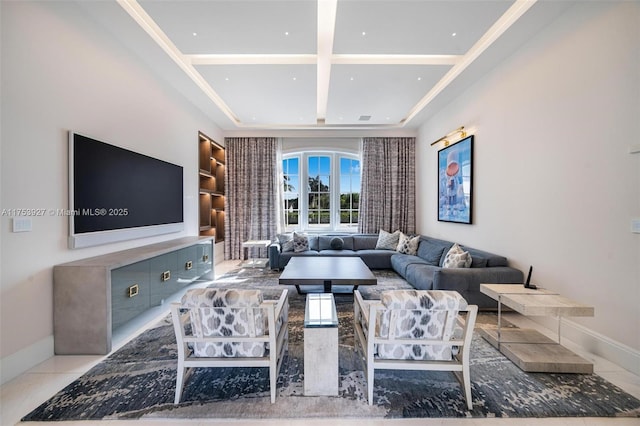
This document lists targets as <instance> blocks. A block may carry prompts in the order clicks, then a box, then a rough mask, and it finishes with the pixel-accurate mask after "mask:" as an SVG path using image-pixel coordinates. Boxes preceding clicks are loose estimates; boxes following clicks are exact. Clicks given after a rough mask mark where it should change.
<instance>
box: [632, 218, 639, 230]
mask: <svg viewBox="0 0 640 426" xmlns="http://www.w3.org/2000/svg"><path fill="white" fill-rule="evenodd" d="M631 232H633V233H634V234H640V218H635V219H631Z"/></svg>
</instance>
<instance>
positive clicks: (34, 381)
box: [0, 261, 640, 426]
mask: <svg viewBox="0 0 640 426" xmlns="http://www.w3.org/2000/svg"><path fill="white" fill-rule="evenodd" d="M236 266H237V262H233V261H227V262H223V263H221V264H218V265H216V275H221V274H223V273H225V272H227V271H228V270H231V269H233V268H235V267H236ZM203 285H205V284H203ZM166 312H168V308H167V309H159V310H157V311H152V312H150V313H149V314H147V315H145V316H144V317H143V318H140V319H139V320H138V321H137V322H135V323H133V324H131V325H130V326H129V327H127V328H123V329H122V330H120V332H119V333H117V334H115V335H114V350H116V349H117V348H118V347H120V346H122V345H123V344H124V343H126V341H127V340H128V339H130V338H132V337H133V336H135V335H136V334H138V333H140V332H142V331H143V330H144V329H145V328H146V326H147V325H148V324H150V323H153V322H155V321H157V320H158V319H159V318H161V317H162V316H164V315H165V314H166ZM507 315H509V320H510V321H512V322H514V323H516V324H517V325H519V326H527V327H535V328H538V329H539V330H540V331H541V332H543V333H547V334H548V335H549V336H550V337H553V332H552V331H550V330H546V329H542V328H541V327H540V326H538V325H537V324H536V323H533V322H531V321H528V320H527V319H526V318H523V317H520V316H519V315H518V314H507ZM563 344H565V345H566V346H567V347H568V348H569V349H571V350H573V351H574V352H576V353H578V354H579V355H581V356H582V357H584V358H587V359H589V360H591V361H592V362H593V363H594V369H595V372H596V373H597V374H599V375H600V376H602V377H604V378H605V379H607V380H609V381H610V382H612V383H614V384H616V385H617V386H619V387H620V388H622V389H624V390H625V391H626V392H628V393H630V394H632V395H634V396H635V397H636V398H640V376H636V375H634V374H631V373H629V372H628V371H626V370H624V369H622V368H620V367H618V366H617V365H615V364H613V363H611V362H609V361H607V360H605V359H602V358H599V357H597V356H595V355H592V354H589V353H586V352H584V351H583V350H581V348H580V347H577V346H576V345H574V344H572V342H570V341H567V340H563ZM103 358H104V357H103V356H54V357H52V358H50V359H48V360H47V361H45V362H43V363H42V364H40V365H37V366H36V367H34V368H32V369H31V370H29V371H27V372H26V373H24V374H22V375H20V376H18V377H17V378H15V379H13V380H11V381H10V382H8V383H6V384H4V385H2V386H1V387H0V425H2V426H9V425H15V424H18V423H19V424H21V425H29V424H38V425H44V424H47V423H46V422H45V423H43V422H38V423H31V422H29V423H20V418H21V417H22V416H24V415H25V414H27V413H29V412H30V411H31V410H33V409H34V408H36V407H37V406H38V405H39V404H41V403H42V402H43V401H45V400H47V399H48V398H49V397H51V396H52V395H53V394H55V393H56V392H57V391H59V390H60V389H62V388H63V387H64V386H66V385H67V384H69V383H71V382H72V381H73V380H75V379H76V378H78V377H79V376H81V375H82V374H83V373H84V372H85V371H87V370H88V369H89V368H91V367H92V366H94V365H95V364H97V363H98V362H100V361H101V360H102V359H103ZM50 424H55V425H56V426H63V425H73V426H86V425H99V426H109V425H117V426H126V425H129V424H130V425H135V426H167V425H182V424H185V425H189V426H191V425H220V424H232V425H234V426H245V425H256V424H257V425H265V426H271V425H273V426H276V425H277V426H291V425H300V424H305V425H311V426H324V425H331V426H356V425H357V426H365V425H366V426H378V425H384V426H389V425H398V426H414V425H416V426H417V425H421V426H439V425H442V426H449V425H464V426H475V425H482V426H489V425H495V426H512V425H517V426H533V425H535V426H600V425H605V426H606V425H615V426H631V425H635V426H639V425H640V418H546V419H399V420H357V419H309V420H286V419H283V420H248V421H247V420H242V419H236V420H181V421H169V420H152V421H146V420H131V421H124V420H118V421H109V420H105V421H73V422H52V423H50Z"/></svg>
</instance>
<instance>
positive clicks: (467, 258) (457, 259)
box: [442, 243, 472, 268]
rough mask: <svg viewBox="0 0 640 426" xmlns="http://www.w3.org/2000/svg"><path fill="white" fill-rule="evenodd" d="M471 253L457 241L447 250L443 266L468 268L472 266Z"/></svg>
mask: <svg viewBox="0 0 640 426" xmlns="http://www.w3.org/2000/svg"><path fill="white" fill-rule="evenodd" d="M471 261H472V259H471V255H470V254H469V252H468V251H464V250H462V247H460V246H459V245H458V243H455V244H454V245H453V246H452V247H451V248H450V249H449V251H448V252H447V255H446V256H445V258H444V262H443V263H442V267H443V268H468V267H470V266H471Z"/></svg>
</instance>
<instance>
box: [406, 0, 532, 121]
mask: <svg viewBox="0 0 640 426" xmlns="http://www.w3.org/2000/svg"><path fill="white" fill-rule="evenodd" d="M536 2H537V0H516V2H515V3H514V4H513V5H511V7H510V8H509V9H507V11H506V12H505V13H504V14H503V15H502V16H501V17H500V18H499V19H498V20H497V21H496V22H495V23H494V24H493V25H492V26H491V28H489V29H488V30H487V32H486V33H484V35H483V36H482V37H480V39H479V40H478V41H477V42H476V43H475V44H474V45H473V46H471V48H470V49H469V50H468V51H467V53H465V54H464V55H463V56H462V58H461V60H460V61H458V63H456V64H455V65H454V66H453V67H451V69H450V70H449V71H448V72H447V73H446V74H445V75H444V76H443V77H442V78H441V79H440V81H438V83H436V84H435V86H433V87H432V88H431V90H430V91H429V92H428V93H427V94H426V95H425V96H424V97H423V98H422V99H420V101H419V102H418V103H417V104H416V105H415V106H414V107H413V108H412V109H411V111H410V112H409V115H407V117H406V118H404V119H403V120H402V126H404V125H406V124H407V123H409V121H411V120H412V119H413V118H414V117H415V116H416V115H418V113H419V112H420V111H422V110H423V109H424V108H425V107H426V106H427V105H428V104H429V103H430V102H431V101H433V99H435V97H436V96H438V95H439V94H440V92H442V91H443V90H444V89H445V88H446V87H447V86H448V85H449V84H451V82H453V80H455V79H456V78H457V77H458V76H459V75H460V74H461V73H462V72H463V71H464V70H465V69H466V68H467V67H468V66H469V65H471V64H472V63H473V61H475V60H476V59H477V58H478V57H479V56H480V55H481V54H482V53H483V52H484V51H485V50H487V49H488V48H489V46H491V45H492V44H493V43H494V42H495V41H496V40H497V39H498V38H499V37H500V36H501V35H502V34H504V33H505V32H506V31H507V30H508V29H509V28H510V27H511V26H512V25H513V24H514V23H515V22H516V21H517V20H518V19H520V17H521V16H522V15H524V14H525V13H526V12H527V10H529V9H530V8H531V6H533V5H534V4H535V3H536Z"/></svg>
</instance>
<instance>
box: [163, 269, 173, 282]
mask: <svg viewBox="0 0 640 426" xmlns="http://www.w3.org/2000/svg"><path fill="white" fill-rule="evenodd" d="M170 279H171V271H164V272H163V273H162V282H165V281H169V280H170Z"/></svg>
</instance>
